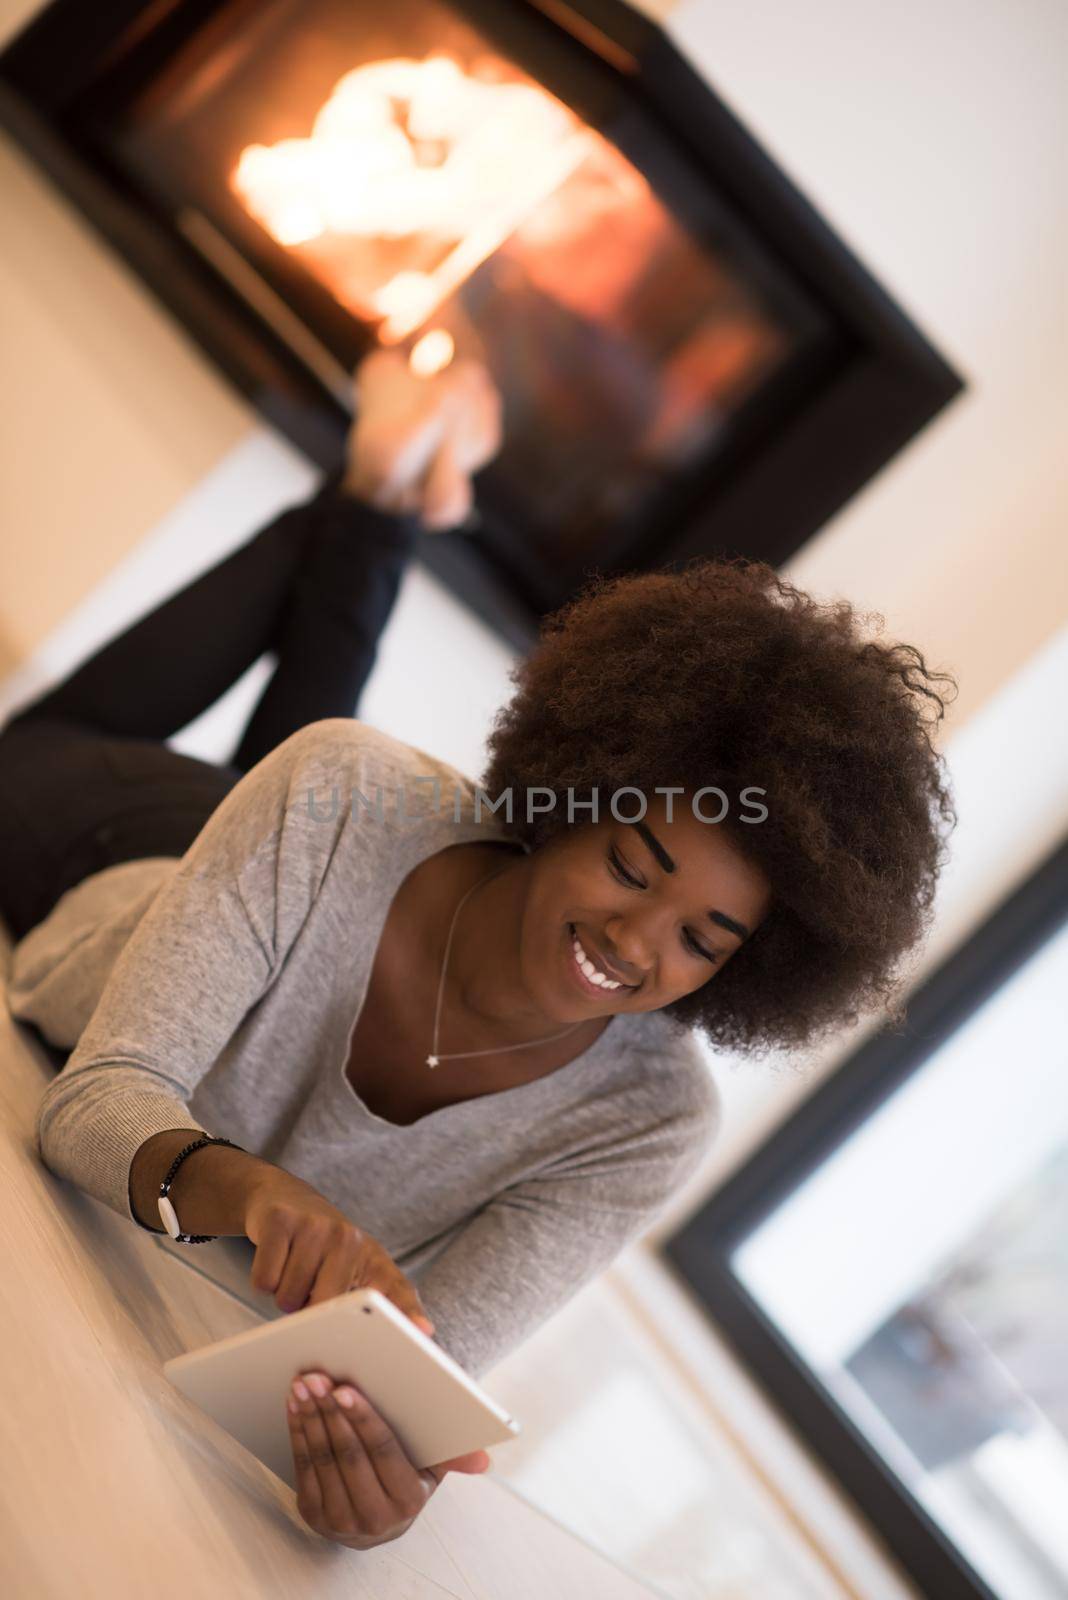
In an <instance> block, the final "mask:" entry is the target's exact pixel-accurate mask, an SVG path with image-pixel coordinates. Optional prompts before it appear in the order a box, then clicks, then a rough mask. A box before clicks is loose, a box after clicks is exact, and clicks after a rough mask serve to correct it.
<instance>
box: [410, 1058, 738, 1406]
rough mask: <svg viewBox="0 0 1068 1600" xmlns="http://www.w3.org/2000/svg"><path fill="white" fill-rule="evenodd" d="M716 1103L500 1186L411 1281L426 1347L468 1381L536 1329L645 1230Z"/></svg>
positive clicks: (706, 1128)
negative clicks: (444, 1355) (428, 1325)
mask: <svg viewBox="0 0 1068 1600" xmlns="http://www.w3.org/2000/svg"><path fill="white" fill-rule="evenodd" d="M718 1124H719V1098H718V1093H717V1091H716V1088H715V1084H714V1082H713V1080H712V1077H711V1074H709V1075H708V1080H707V1085H703V1086H702V1090H701V1094H700V1102H699V1104H696V1105H694V1104H691V1106H690V1108H689V1109H688V1110H687V1111H686V1112H685V1113H683V1114H680V1115H676V1116H674V1117H670V1118H668V1119H666V1120H664V1121H661V1122H659V1123H658V1124H657V1125H656V1126H655V1127H654V1128H652V1129H643V1130H641V1131H640V1132H632V1133H631V1134H629V1135H627V1136H625V1137H622V1138H616V1139H615V1140H614V1141H612V1142H610V1143H606V1144H605V1145H604V1146H603V1147H601V1148H599V1149H597V1150H593V1151H589V1152H587V1153H585V1154H584V1156H583V1157H582V1158H581V1159H579V1160H574V1159H572V1160H570V1161H568V1162H566V1163H565V1164H563V1165H560V1166H556V1165H555V1164H552V1165H550V1167H549V1168H548V1169H547V1170H546V1171H544V1172H543V1173H539V1174H536V1175H535V1176H533V1177H530V1178H527V1179H524V1180H523V1181H521V1182H518V1183H515V1184H512V1185H510V1186H509V1187H508V1188H506V1189H505V1190H503V1191H502V1192H501V1193H500V1194H498V1195H495V1196H494V1198H493V1199H492V1200H491V1201H490V1202H489V1203H488V1204H487V1205H485V1206H484V1207H482V1209H481V1210H480V1211H478V1212H476V1214H475V1215H474V1217H473V1218H472V1219H471V1221H470V1222H468V1223H467V1224H466V1225H465V1227H464V1228H463V1230H462V1231H461V1232H460V1233H459V1234H458V1235H457V1236H456V1237H455V1238H454V1239H453V1240H452V1242H451V1243H450V1244H448V1245H447V1246H446V1247H445V1249H444V1250H443V1251H442V1252H441V1253H440V1254H439V1255H438V1256H437V1257H436V1258H435V1259H434V1260H433V1261H432V1262H431V1263H430V1264H429V1265H428V1266H426V1267H425V1268H424V1270H423V1271H422V1273H420V1274H418V1275H417V1274H416V1273H415V1272H413V1273H412V1274H411V1276H412V1280H413V1282H415V1283H416V1284H417V1286H418V1289H419V1295H420V1298H421V1299H422V1301H423V1304H424V1305H425V1306H426V1308H427V1312H428V1314H429V1316H430V1318H431V1320H432V1322H433V1323H434V1330H435V1331H434V1337H435V1339H436V1341H437V1342H438V1343H439V1344H440V1345H441V1346H442V1348H443V1349H444V1350H446V1351H447V1352H448V1354H449V1355H451V1356H452V1358H453V1360H455V1361H457V1362H459V1364H460V1366H462V1367H463V1368H464V1369H465V1371H467V1372H468V1373H470V1375H471V1376H472V1377H474V1378H481V1377H483V1376H484V1374H485V1373H486V1372H487V1371H489V1369H490V1368H491V1367H494V1366H496V1365H497V1363H498V1362H499V1361H501V1360H503V1358H504V1357H505V1356H506V1355H508V1354H509V1353H510V1352H511V1351H512V1350H513V1349H515V1348H516V1347H517V1346H518V1345H519V1344H521V1343H523V1342H524V1341H525V1340H526V1339H528V1338H529V1337H530V1335H531V1334H532V1333H533V1332H534V1331H535V1330H536V1329H537V1328H539V1327H540V1326H541V1325H542V1324H543V1323H545V1322H547V1321H548V1319H549V1318H550V1317H551V1316H553V1314H554V1313H555V1312H557V1311H559V1310H560V1309H561V1308H562V1307H563V1306H564V1305H566V1304H567V1302H568V1301H569V1300H570V1299H571V1298H572V1297H573V1296H574V1295H575V1294H577V1293H578V1291H579V1290H580V1289H581V1288H582V1287H583V1286H584V1285H585V1284H587V1283H589V1282H590V1280H591V1279H593V1278H594V1277H596V1276H597V1274H598V1273H600V1272H602V1271H603V1270H604V1269H605V1268H606V1267H608V1266H609V1265H610V1264H611V1263H612V1261H613V1260H615V1258H616V1257H617V1256H618V1255H619V1254H620V1252H621V1251H622V1250H623V1249H625V1248H626V1246H627V1245H629V1244H631V1243H632V1242H633V1241H635V1240H636V1239H638V1238H640V1237H641V1235H642V1234H643V1233H644V1232H645V1231H646V1230H647V1229H648V1228H649V1227H650V1226H651V1225H652V1223H653V1222H654V1221H655V1219H656V1217H657V1216H658V1214H659V1213H660V1211H661V1210H662V1209H663V1208H664V1206H665V1205H666V1204H667V1203H668V1201H669V1200H670V1199H671V1197H672V1195H673V1194H675V1193H676V1192H677V1190H678V1189H679V1188H680V1187H681V1186H682V1185H683V1184H684V1183H685V1182H686V1181H687V1180H688V1179H689V1178H690V1176H691V1175H692V1174H693V1172H694V1171H695V1170H696V1168H697V1166H698V1165H699V1163H700V1161H701V1160H702V1159H703V1157H704V1156H705V1154H706V1153H707V1151H708V1150H709V1148H710V1147H711V1145H712V1143H713V1141H714V1138H715V1134H716V1129H717V1127H718Z"/></svg>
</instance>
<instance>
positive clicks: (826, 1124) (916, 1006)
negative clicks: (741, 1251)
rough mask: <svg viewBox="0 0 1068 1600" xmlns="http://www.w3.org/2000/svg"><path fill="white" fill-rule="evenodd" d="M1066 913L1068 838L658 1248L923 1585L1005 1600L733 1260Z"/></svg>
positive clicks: (947, 1596) (952, 1599) (969, 1597)
mask: <svg viewBox="0 0 1068 1600" xmlns="http://www.w3.org/2000/svg"><path fill="white" fill-rule="evenodd" d="M1066 921H1068V837H1065V838H1064V839H1063V840H1062V842H1061V843H1060V844H1059V845H1058V846H1057V847H1056V848H1055V849H1054V850H1053V851H1052V852H1051V853H1050V854H1048V855H1047V856H1046V858H1045V859H1044V860H1043V861H1042V863H1041V865H1040V866H1039V867H1038V868H1037V869H1036V870H1035V871H1033V872H1032V873H1031V875H1030V876H1029V877H1028V878H1027V879H1026V880H1025V881H1024V882H1023V883H1022V884H1021V885H1020V886H1018V887H1017V888H1016V889H1015V890H1013V891H1012V892H1011V893H1010V894H1008V895H1007V896H1006V897H1005V898H1004V900H1003V901H1002V903H1001V904H1000V905H998V906H997V907H996V908H995V909H994V910H993V911H992V912H991V913H990V914H989V915H988V916H987V917H986V918H985V919H984V921H983V923H982V924H981V926H980V927H979V928H978V929H977V930H976V931H975V932H974V933H973V934H972V935H970V936H969V937H968V938H967V940H966V941H965V942H964V943H963V944H962V945H960V946H959V947H958V948H957V949H956V950H955V951H954V952H953V953H952V954H951V955H950V956H949V957H947V958H946V959H945V960H944V961H943V962H942V963H941V964H940V965H939V966H938V967H937V968H936V970H935V971H934V972H933V973H932V974H931V975H930V976H929V977H928V978H927V979H926V980H925V981H924V982H923V983H922V984H921V985H920V986H919V987H918V988H917V989H916V990H915V991H914V993H913V994H912V995H911V997H910V999H909V1003H908V1016H907V1020H906V1024H905V1027H904V1030H903V1032H901V1033H900V1034H891V1033H889V1032H888V1031H885V1030H883V1031H880V1032H877V1033H876V1034H874V1035H873V1036H872V1037H871V1038H869V1039H868V1040H867V1041H865V1043H864V1044H862V1045H861V1046H860V1047H859V1049H857V1050H856V1051H855V1052H853V1053H852V1054H851V1055H849V1056H848V1057H847V1058H846V1059H845V1060H844V1061H843V1062H842V1063H841V1064H840V1065H839V1066H838V1067H837V1068H836V1069H835V1070H834V1071H833V1072H832V1073H831V1075H830V1076H829V1077H828V1078H827V1079H825V1080H824V1081H823V1082H822V1083H821V1084H819V1086H818V1087H817V1088H816V1089H815V1090H814V1091H813V1092H812V1094H811V1095H809V1096H808V1098H807V1099H806V1100H805V1101H804V1102H803V1103H802V1104H801V1106H800V1107H799V1108H798V1109H796V1110H795V1111H794V1112H793V1113H792V1114H791V1115H790V1116H789V1117H788V1118H787V1119H786V1121H785V1122H784V1123H783V1124H781V1125H780V1126H779V1127H778V1128H777V1129H776V1130H775V1131H774V1132H773V1133H772V1135H771V1136H770V1137H769V1138H768V1139H767V1140H766V1141H765V1142H764V1143H763V1144H762V1145H760V1146H759V1147H758V1149H757V1150H756V1151H755V1152H754V1153H753V1154H752V1155H751V1156H749V1158H748V1159H747V1160H746V1161H745V1162H744V1163H743V1164H742V1166H741V1167H740V1168H739V1169H737V1170H736V1171H735V1172H734V1173H732V1174H731V1176H730V1177H729V1178H728V1180H727V1181H726V1182H725V1183H724V1184H723V1185H722V1186H721V1187H720V1188H719V1189H718V1190H717V1191H716V1192H715V1193H714V1194H713V1195H712V1196H711V1198H710V1199H709V1201H708V1202H707V1203H706V1204H705V1205H704V1206H702V1207H701V1209H700V1210H699V1211H697V1212H696V1213H695V1215H693V1216H692V1217H691V1218H690V1219H689V1220H688V1221H687V1222H686V1223H685V1225H684V1226H683V1227H682V1228H680V1229H679V1230H678V1231H677V1232H676V1233H674V1234H672V1235H671V1236H670V1237H669V1238H667V1239H666V1240H664V1241H663V1242H662V1244H661V1252H660V1253H661V1256H662V1258H663V1259H664V1260H665V1261H666V1263H667V1264H668V1266H669V1268H670V1269H671V1271H672V1272H673V1273H674V1274H675V1275H676V1276H677V1277H678V1278H679V1279H681V1281H682V1283H683V1284H684V1286H685V1287H686V1289H687V1290H688V1291H689V1292H690V1293H691V1294H692V1295H693V1296H695V1297H696V1299H697V1301H698V1302H699V1304H700V1305H701V1307H702V1308H703V1309H704V1310H705V1311H706V1312H707V1313H708V1315H709V1316H710V1318H711V1319H712V1320H713V1321H714V1323H715V1325H716V1327H717V1328H718V1329H719V1330H720V1331H721V1332H722V1333H723V1335H724V1337H725V1338H726V1340H727V1342H728V1343H729V1345H730V1346H731V1347H732V1349H733V1351H734V1353H735V1355H736V1356H737V1357H738V1358H739V1360H740V1361H741V1362H742V1364H743V1365H744V1366H745V1367H746V1368H747V1369H748V1370H749V1372H750V1373H751V1374H752V1376H753V1377H754V1378H755V1380H756V1381H757V1383H758V1385H759V1386H760V1388H761V1389H762V1390H763V1391H764V1393H765V1394H766V1395H767V1396H768V1398H769V1399H770V1400H771V1401H772V1403H773V1405H774V1406H775V1408H776V1409H777V1410H778V1412H779V1414H780V1415H781V1417H782V1418H783V1420H784V1421H785V1422H786V1423H787V1424H788V1426H789V1427H790V1428H791V1430H792V1431H793V1432H794V1434H795V1435H796V1436H797V1438H798V1440H799V1442H800V1443H801V1445H802V1446H803V1448H805V1449H806V1450H807V1451H809V1452H810V1453H812V1454H814V1455H815V1456H816V1457H817V1458H818V1459H819V1460H820V1461H821V1462H822V1464H823V1465H824V1466H825V1467H826V1468H827V1469H828V1470H829V1471H830V1472H831V1473H832V1474H833V1476H834V1477H835V1479H836V1480H837V1482H838V1484H839V1485H840V1487H841V1488H842V1490H843V1492H844V1493H845V1494H846V1495H848V1496H849V1497H850V1498H851V1499H852V1501H853V1503H854V1505H855V1506H856V1508H857V1510H858V1511H859V1512H860V1513H861V1514H862V1516H863V1517H864V1518H865V1520H866V1521H867V1522H868V1524H869V1525H870V1526H871V1528H872V1530H873V1532H874V1533H875V1534H876V1536H877V1537H879V1538H880V1539H881V1540H882V1542H883V1543H884V1544H885V1545H886V1547H887V1549H888V1551H889V1554H890V1555H891V1557H892V1558H893V1559H894V1560H895V1561H897V1562H898V1563H899V1564H900V1566H901V1567H903V1568H904V1569H905V1571H906V1572H907V1573H908V1575H909V1576H910V1577H911V1578H912V1579H913V1580H914V1581H915V1583H916V1584H917V1585H918V1586H919V1588H920V1591H921V1593H923V1594H925V1595H937V1596H938V1597H939V1600H997V1597H996V1595H995V1594H994V1591H993V1590H992V1589H990V1588H989V1586H988V1585H987V1584H986V1582H985V1581H984V1579H983V1578H982V1577H981V1576H980V1574H979V1573H978V1572H977V1571H976V1570H975V1568H974V1567H973V1566H972V1565H971V1564H970V1562H969V1561H968V1560H967V1558H966V1557H965V1555H964V1553H963V1552H962V1551H961V1550H960V1549H959V1548H958V1547H957V1546H956V1545H955V1544H954V1543H953V1542H952V1540H951V1539H950V1538H949V1536H948V1535H947V1534H946V1533H945V1531H944V1530H943V1529H942V1528H940V1527H939V1526H938V1524H937V1523H936V1522H935V1521H934V1520H933V1519H932V1518H931V1517H930V1516H929V1514H928V1513H927V1512H926V1511H925V1510H924V1508H923V1507H922V1506H921V1505H920V1503H919V1502H918V1501H917V1500H916V1499H915V1498H914V1497H913V1496H912V1495H911V1494H910V1493H909V1492H908V1490H907V1489H906V1488H905V1486H904V1485H903V1484H902V1482H901V1480H900V1479H899V1478H898V1477H897V1476H896V1475H895V1474H894V1472H893V1471H892V1470H891V1468H890V1467H889V1466H888V1464H887V1463H886V1462H885V1461H884V1460H883V1459H882V1457H881V1456H880V1455H879V1454H878V1452H877V1450H876V1448H875V1447H874V1445H873V1444H872V1443H871V1442H870V1441H869V1440H868V1439H867V1438H866V1437H865V1436H864V1435H863V1434H862V1433H861V1431H860V1429H859V1428H858V1427H857V1426H856V1424H855V1423H854V1422H853V1421H852V1420H851V1419H850V1418H849V1416H848V1415H847V1414H846V1413H845V1412H844V1411H843V1410H842V1409H841V1408H840V1407H839V1406H838V1405H837V1404H836V1402H835V1401H834V1399H833V1398H832V1397H831V1395H830V1394H829V1393H828V1392H827V1391H826V1389H824V1387H823V1386H822V1385H821V1384H820V1382H819V1381H818V1379H817V1378H816V1376H815V1374H814V1373H813V1372H812V1370H811V1369H810V1368H809V1367H808V1366H807V1364H806V1363H805V1361H804V1360H803V1358H802V1357H801V1355H800V1353H799V1352H798V1351H797V1350H796V1349H795V1348H794V1347H793V1346H792V1345H791V1344H790V1342H789V1340H788V1339H787V1338H786V1337H785V1335H784V1334H783V1332H782V1331H781V1330H780V1329H779V1328H778V1327H777V1326H776V1324H775V1323H774V1322H773V1321H772V1320H771V1318H770V1317H769V1316H768V1315H766V1314H765V1312H764V1311H763V1310H762V1308H761V1306H760V1305H759V1303H758V1302H757V1301H756V1299H755V1298H754V1297H753V1296H752V1295H751V1294H750V1293H749V1292H748V1291H747V1289H746V1287H745V1285H744V1284H743V1283H742V1281H741V1280H740V1278H739V1277H738V1276H737V1275H736V1274H735V1272H734V1271H733V1270H732V1266H731V1257H732V1254H733V1253H734V1251H736V1250H737V1249H738V1247H739V1246H740V1245H741V1244H742V1243H743V1242H744V1241H745V1239H746V1238H747V1237H748V1236H749V1235H750V1234H751V1233H752V1232H753V1231H754V1230H755V1229H756V1228H757V1227H758V1226H759V1224H760V1223H761V1222H762V1221H764V1219H765V1218H766V1217H768V1215H769V1214H770V1213H771V1212H773V1211H775V1210H776V1209H777V1208H778V1207H779V1206H780V1205H781V1204H782V1203H783V1202H784V1201H788V1198H789V1196H790V1194H791V1193H793V1192H794V1191H795V1190H796V1188H797V1187H798V1186H799V1185H800V1184H801V1183H802V1182H803V1181H804V1180H805V1179H806V1178H807V1177H808V1176H809V1175H810V1174H811V1173H813V1172H814V1171H816V1170H817V1169H818V1168H819V1167H820V1166H821V1165H822V1164H823V1163H824V1162H825V1161H826V1160H827V1159H828V1157H830V1156H831V1155H832V1154H833V1153H834V1152H835V1151H836V1150H837V1149H838V1148H839V1147H840V1146H841V1145H842V1144H844V1143H845V1141H846V1140H847V1139H848V1138H849V1137H850V1136H851V1135H852V1134H853V1133H854V1132H855V1131H856V1130H857V1129H858V1128H860V1127H861V1126H862V1125H863V1124H864V1123H865V1122H866V1121H867V1119H868V1118H869V1117H870V1116H871V1115H872V1114H873V1113H874V1112H875V1111H877V1110H878V1109H879V1107H880V1106H882V1105H883V1103H884V1102H885V1101H886V1100H887V1099H888V1098H889V1097H890V1096H891V1095H892V1094H893V1093H894V1092H895V1091H896V1090H897V1089H899V1088H900V1087H901V1086H902V1085H903V1084H904V1083H905V1082H906V1081H907V1080H908V1079H909V1078H910V1077H911V1076H912V1074H913V1073H915V1072H917V1071H918V1070H919V1069H920V1068H921V1067H922V1066H924V1064H925V1063H926V1062H927V1061H928V1060H929V1058H930V1057H931V1056H932V1055H933V1054H934V1053H935V1052H936V1051H937V1050H938V1049H939V1048H940V1047H941V1046H942V1045H943V1044H945V1043H946V1041H947V1040H948V1039H949V1038H950V1037H951V1036H952V1035H953V1034H954V1033H955V1032H957V1030H958V1029H959V1028H961V1027H962V1026H963V1025H964V1024H966V1023H967V1022H968V1020H969V1019H970V1018H971V1017H972V1015H973V1014H974V1013H975V1012H976V1011H977V1010H978V1009H979V1007H980V1006H982V1005H983V1004H984V1003H985V1002H986V1001H987V1000H988V999H990V998H991V997H992V996H993V995H994V994H995V993H996V992H997V991H998V990H999V989H1001V988H1002V987H1003V986H1004V985H1005V984H1006V983H1008V981H1009V980H1010V979H1011V978H1012V976H1013V975H1014V974H1015V973H1016V972H1017V971H1018V970H1019V969H1020V968H1021V967H1022V966H1023V965H1024V964H1025V963H1026V962H1027V961H1029V960H1030V959H1031V958H1032V957H1033V956H1034V955H1035V954H1036V953H1037V952H1038V951H1039V950H1040V949H1041V948H1042V947H1043V946H1044V945H1045V944H1046V943H1047V942H1048V941H1049V940H1050V939H1051V938H1053V937H1054V936H1055V935H1056V934H1057V933H1058V931H1059V930H1060V929H1061V928H1062V927H1063V926H1064V924H1065V922H1066Z"/></svg>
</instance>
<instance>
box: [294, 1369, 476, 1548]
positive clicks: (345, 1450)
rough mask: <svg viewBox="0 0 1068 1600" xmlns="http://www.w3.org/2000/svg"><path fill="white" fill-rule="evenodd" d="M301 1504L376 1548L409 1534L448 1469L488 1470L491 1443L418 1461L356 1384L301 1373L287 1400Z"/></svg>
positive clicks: (326, 1531) (326, 1527) (344, 1539)
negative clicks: (427, 1462)
mask: <svg viewBox="0 0 1068 1600" xmlns="http://www.w3.org/2000/svg"><path fill="white" fill-rule="evenodd" d="M286 1419H287V1421H288V1423H289V1438H290V1443H291V1444H292V1446H293V1466H294V1473H295V1477H296V1484H297V1510H298V1511H299V1512H300V1514H301V1516H302V1517H303V1518H304V1521H305V1522H306V1523H307V1524H308V1527H309V1528H312V1529H314V1531H315V1532H316V1533H320V1534H322V1536H323V1537H324V1538H325V1539H333V1540H334V1541H335V1543H337V1544H343V1545H347V1546H348V1548H349V1549H350V1550H369V1549H371V1548H372V1546H374V1545H376V1544H387V1543H388V1542H389V1541H390V1540H391V1539H399V1538H400V1536H401V1534H402V1533H406V1532H407V1530H408V1529H409V1528H410V1527H411V1525H412V1523H413V1522H414V1521H415V1519H416V1517H417V1516H418V1515H419V1513H420V1511H422V1509H423V1507H424V1506H425V1505H426V1503H427V1501H428V1500H429V1499H430V1496H431V1495H432V1494H433V1493H434V1490H435V1489H436V1488H437V1486H438V1484H439V1483H440V1482H441V1480H442V1478H444V1476H445V1474H446V1473H447V1472H485V1471H486V1469H487V1467H488V1466H489V1464H490V1458H489V1456H488V1455H487V1454H486V1452H485V1450H473V1451H471V1453H470V1454H469V1455H464V1456H454V1457H452V1459H451V1460H449V1461H439V1462H438V1464H437V1466H434V1467H422V1468H419V1467H416V1466H415V1465H414V1464H413V1463H412V1461H411V1460H410V1459H409V1457H408V1456H407V1455H406V1454H405V1452H404V1450H403V1448H402V1447H401V1444H400V1441H399V1440H398V1438H397V1436H396V1434H395V1433H394V1432H393V1430H392V1428H391V1427H390V1426H389V1424H388V1423H387V1422H386V1420H385V1418H384V1417H382V1416H380V1414H379V1413H378V1412H377V1411H376V1410H375V1409H374V1407H373V1406H372V1405H371V1403H370V1401H369V1400H368V1399H367V1398H366V1397H365V1396H364V1395H362V1394H361V1393H360V1391H359V1390H358V1389H356V1388H355V1387H354V1386H353V1385H352V1384H351V1383H343V1384H338V1385H335V1384H334V1383H333V1382H332V1381H331V1379H330V1378H328V1377H327V1375H326V1374H325V1373H323V1372H306V1373H302V1374H301V1376H300V1377H299V1378H295V1379H294V1380H293V1388H292V1391H291V1393H290V1395H289V1397H288V1399H287V1401H286Z"/></svg>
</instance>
